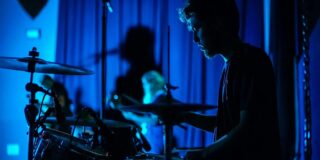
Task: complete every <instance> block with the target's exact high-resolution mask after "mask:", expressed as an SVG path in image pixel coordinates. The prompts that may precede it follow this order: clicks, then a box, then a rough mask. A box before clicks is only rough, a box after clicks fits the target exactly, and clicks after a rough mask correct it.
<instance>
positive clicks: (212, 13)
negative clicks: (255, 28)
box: [179, 0, 240, 35]
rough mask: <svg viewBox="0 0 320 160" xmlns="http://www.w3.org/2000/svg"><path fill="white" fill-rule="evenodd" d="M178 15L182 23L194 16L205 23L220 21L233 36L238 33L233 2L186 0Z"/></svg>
mask: <svg viewBox="0 0 320 160" xmlns="http://www.w3.org/2000/svg"><path fill="white" fill-rule="evenodd" d="M179 15H180V20H181V21H182V22H187V20H188V19H189V18H190V17H191V16H193V15H194V16H196V17H197V18H199V19H200V20H204V21H207V22H209V21H211V22H216V21H220V22H221V23H222V25H223V27H224V28H227V29H228V30H229V31H230V32H232V33H233V34H235V35H238V32H239V26H240V24H239V23H240V22H239V11H238V8H237V5H236V2H235V1H234V0H187V2H186V4H185V6H184V7H183V8H181V9H179Z"/></svg>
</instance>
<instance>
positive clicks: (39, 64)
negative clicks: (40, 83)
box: [0, 57, 93, 75]
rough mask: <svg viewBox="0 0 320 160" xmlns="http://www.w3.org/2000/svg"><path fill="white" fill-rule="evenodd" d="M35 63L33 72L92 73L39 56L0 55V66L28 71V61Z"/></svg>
mask: <svg viewBox="0 0 320 160" xmlns="http://www.w3.org/2000/svg"><path fill="white" fill-rule="evenodd" d="M29 62H30V63H35V72H38V73H48V74H51V73H52V74H66V75H88V74H93V72H92V71H89V70H86V69H83V68H79V67H75V66H69V65H64V64H58V63H54V62H48V61H45V60H43V59H40V58H32V57H24V58H16V57H0V68H6V69H12V70H19V71H26V72H30V70H29V69H28V63H29Z"/></svg>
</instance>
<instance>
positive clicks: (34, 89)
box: [26, 83, 54, 97]
mask: <svg viewBox="0 0 320 160" xmlns="http://www.w3.org/2000/svg"><path fill="white" fill-rule="evenodd" d="M26 90H27V91H29V92H42V93H45V94H47V95H49V96H52V97H54V95H53V94H52V93H50V92H49V91H47V90H45V89H43V88H42V87H40V86H38V85H37V84H34V83H28V84H27V85H26Z"/></svg>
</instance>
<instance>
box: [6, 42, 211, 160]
mask: <svg viewBox="0 0 320 160" xmlns="http://www.w3.org/2000/svg"><path fill="white" fill-rule="evenodd" d="M38 56H39V52H37V50H36V48H35V47H34V48H33V49H32V51H30V52H29V56H28V57H24V58H15V57H0V68H5V69H11V70H19V71H26V72H29V73H30V81H29V83H27V84H26V90H27V91H28V92H30V97H29V104H27V105H26V107H25V109H24V111H25V116H26V120H27V123H28V125H29V131H28V136H29V142H28V160H42V159H45V160H57V159H59V160H65V159H66V160H67V159H68V160H109V159H110V160H118V159H119V160H120V159H126V160H135V159H142V160H145V159H149V160H160V159H165V160H172V159H181V158H178V157H174V156H173V155H172V149H173V148H172V139H173V126H174V125H176V124H178V122H176V120H175V119H173V118H172V117H174V115H173V114H176V113H182V112H189V111H203V110H207V109H212V108H213V107H212V106H204V105H196V104H149V105H137V106H126V107H121V108H119V110H121V111H127V112H128V111H129V112H140V113H152V114H155V115H157V116H158V117H159V119H160V120H161V121H162V125H163V126H164V127H163V128H164V132H163V133H164V136H163V140H164V155H156V154H149V153H144V152H143V150H142V148H143V143H144V142H143V141H146V139H144V138H143V137H142V138H141V137H140V138H138V137H137V136H136V134H138V133H140V134H141V132H140V131H139V128H138V127H137V126H136V125H133V124H129V123H126V122H120V121H115V120H109V119H108V120H107V119H101V118H99V117H98V116H97V115H96V114H95V113H94V112H92V110H90V109H85V111H84V112H87V113H88V114H89V115H91V117H92V119H90V120H82V119H81V116H80V115H78V116H77V117H75V118H68V117H65V116H63V115H61V114H60V115H59V113H60V111H61V107H60V106H59V105H55V108H54V109H55V113H56V117H54V118H52V117H48V115H49V114H50V113H49V112H50V111H49V110H48V111H47V112H46V113H44V115H42V116H38V112H39V111H38V108H37V107H36V99H35V95H36V92H44V93H45V94H48V95H50V96H52V97H55V94H54V93H51V92H49V91H48V90H45V89H43V88H42V87H40V86H38V85H37V84H35V83H33V81H34V79H33V77H34V73H48V74H64V75H90V74H93V72H92V71H89V70H86V69H83V68H80V67H75V66H69V65H64V64H58V63H54V62H48V61H45V60H43V59H40V58H37V57H38ZM45 124H56V125H61V126H73V127H74V128H75V127H76V126H90V127H92V128H99V130H98V133H99V134H100V135H99V136H95V135H93V136H90V135H89V136H88V135H87V136H83V137H80V138H78V137H75V136H73V134H72V133H73V132H71V133H70V132H69V133H68V132H65V130H57V129H52V128H48V127H46V125H45ZM121 133H129V134H121ZM98 142H100V143H98ZM151 147H152V146H151Z"/></svg>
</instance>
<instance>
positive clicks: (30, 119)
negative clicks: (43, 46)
mask: <svg viewBox="0 0 320 160" xmlns="http://www.w3.org/2000/svg"><path fill="white" fill-rule="evenodd" d="M29 56H31V58H32V59H33V60H31V61H28V72H30V82H29V83H28V84H27V85H30V84H33V83H32V82H33V75H34V72H35V67H36V61H35V60H36V57H38V56H39V52H37V48H36V47H33V48H32V51H30V52H29ZM27 85H26V87H27ZM29 92H30V94H31V95H30V99H29V104H28V105H26V107H25V109H24V113H25V116H26V119H27V123H28V125H29V132H28V134H29V143H28V160H32V159H33V141H34V129H35V128H36V126H35V120H36V117H37V114H38V109H37V108H36V106H35V103H36V101H37V100H36V97H35V95H36V90H35V89H31V90H30V91H29Z"/></svg>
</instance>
